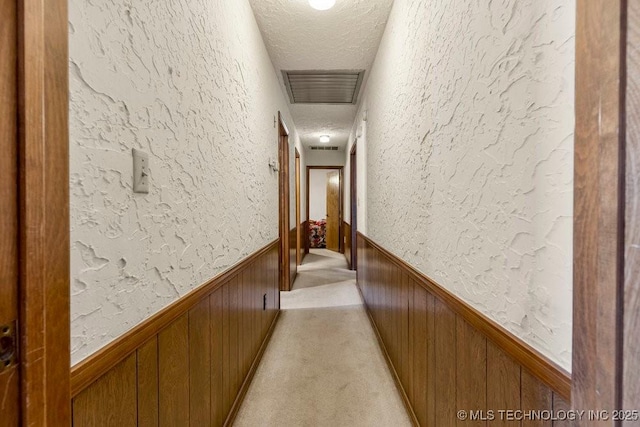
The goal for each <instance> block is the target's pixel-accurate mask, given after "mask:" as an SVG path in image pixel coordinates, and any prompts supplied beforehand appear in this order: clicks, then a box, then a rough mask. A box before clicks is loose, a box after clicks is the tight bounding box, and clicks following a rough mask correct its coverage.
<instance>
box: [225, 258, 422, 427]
mask: <svg viewBox="0 0 640 427" xmlns="http://www.w3.org/2000/svg"><path fill="white" fill-rule="evenodd" d="M281 308H282V312H281V314H280V320H279V321H278V324H277V326H276V328H275V330H274V333H273V336H272V338H271V342H270V343H269V345H268V346H267V349H266V351H265V354H264V356H263V358H262V362H261V363H260V366H259V367H258V370H257V372H256V375H255V377H254V378H253V382H252V383H251V386H250V387H249V391H248V392H247V395H246V397H245V399H244V403H243V404H242V407H241V408H240V411H239V413H238V416H237V418H236V422H235V424H234V425H235V426H251V427H254V426H405V425H406V426H410V425H411V422H410V420H409V417H408V415H407V412H406V410H405V408H404V406H403V404H402V400H401V398H400V395H399V393H398V391H397V389H396V387H395V384H394V382H393V378H392V376H391V373H390V372H389V370H388V368H387V365H386V362H385V360H384V357H383V355H382V352H381V351H380V348H379V347H378V343H377V341H376V337H375V335H374V332H373V329H372V328H371V325H370V324H369V319H368V317H367V314H366V312H365V309H364V307H363V305H362V300H361V298H360V294H359V293H358V290H357V288H356V284H355V272H353V271H349V270H348V269H347V264H346V261H345V259H344V256H343V255H342V254H338V253H335V252H331V251H328V250H326V249H318V250H314V249H312V250H311V253H310V254H308V255H307V256H306V257H305V260H304V263H303V265H301V266H300V267H299V268H298V277H297V278H296V281H295V283H294V286H293V290H292V291H291V292H283V293H282V294H281Z"/></svg>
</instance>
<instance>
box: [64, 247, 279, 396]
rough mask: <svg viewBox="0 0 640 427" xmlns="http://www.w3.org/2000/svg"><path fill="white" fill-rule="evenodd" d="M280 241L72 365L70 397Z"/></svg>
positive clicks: (253, 254) (245, 259) (243, 260)
mask: <svg viewBox="0 0 640 427" xmlns="http://www.w3.org/2000/svg"><path fill="white" fill-rule="evenodd" d="M279 243H280V242H279V239H276V240H274V241H273V242H271V243H269V244H268V245H266V246H264V247H263V248H261V249H259V250H258V251H256V252H254V253H252V254H251V255H249V256H248V257H246V258H244V259H242V260H241V261H239V262H237V263H236V264H234V265H233V266H232V267H230V268H229V269H227V270H225V271H224V272H222V273H220V274H218V275H217V276H215V277H214V278H212V279H211V280H209V281H208V282H206V283H205V284H203V285H201V286H199V287H197V288H196V289H194V290H193V291H191V292H189V293H188V294H186V295H184V296H183V297H181V298H179V299H178V300H176V301H174V302H173V303H171V304H170V305H168V306H167V307H165V308H163V309H162V310H160V311H159V312H158V313H156V314H154V315H153V316H151V317H149V318H148V319H146V320H145V321H143V322H142V323H139V324H138V325H136V326H135V327H134V328H133V329H131V330H129V331H128V332H126V333H124V334H123V335H121V336H120V337H118V338H116V339H115V340H114V341H112V342H110V343H109V344H107V345H106V346H104V347H102V348H101V349H100V350H98V351H97V352H95V353H93V354H92V355H91V356H89V357H87V358H86V359H84V360H82V361H81V362H79V363H77V364H76V365H74V366H73V367H71V397H72V398H73V397H76V396H77V395H78V394H80V392H82V391H83V390H84V389H85V388H87V387H88V386H89V385H91V384H92V383H94V382H95V381H96V380H97V379H98V378H100V377H101V376H103V375H104V374H106V373H107V372H109V371H110V370H111V369H112V368H113V367H115V366H116V365H117V364H118V363H120V362H121V361H123V360H124V359H126V358H127V357H128V356H129V355H130V354H132V353H133V352H135V351H136V350H137V349H138V348H139V347H141V346H142V345H143V344H145V343H146V342H147V341H148V340H150V339H152V338H153V337H155V336H156V335H157V334H158V333H159V332H160V331H161V330H163V329H164V328H165V327H167V326H169V325H170V324H171V323H172V322H173V321H174V320H176V319H177V318H179V317H180V316H182V315H184V314H185V313H187V312H188V311H189V310H190V309H191V308H193V307H194V306H195V305H196V304H198V303H199V302H200V301H201V300H202V299H203V298H205V297H206V296H207V295H209V294H212V293H213V292H215V291H216V290H217V289H218V288H219V287H220V286H222V285H224V284H225V283H226V282H227V281H228V280H229V279H230V278H232V277H233V276H234V275H236V274H238V273H239V272H240V271H242V270H244V269H245V268H247V267H248V266H249V265H251V263H253V262H254V261H255V260H257V259H258V258H260V257H261V256H262V255H264V254H266V253H267V252H269V251H270V250H272V249H273V248H274V246H275V247H279Z"/></svg>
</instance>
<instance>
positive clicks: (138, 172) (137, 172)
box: [133, 148, 149, 193]
mask: <svg viewBox="0 0 640 427" xmlns="http://www.w3.org/2000/svg"><path fill="white" fill-rule="evenodd" d="M133 192H134V193H148V192H149V154H147V153H145V152H144V151H140V150H136V149H135V148H134V149H133Z"/></svg>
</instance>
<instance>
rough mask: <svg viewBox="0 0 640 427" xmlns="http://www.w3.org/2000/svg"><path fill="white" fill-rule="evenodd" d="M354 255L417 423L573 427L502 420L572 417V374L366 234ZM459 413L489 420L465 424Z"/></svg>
mask: <svg viewBox="0 0 640 427" xmlns="http://www.w3.org/2000/svg"><path fill="white" fill-rule="evenodd" d="M357 250H358V260H359V261H358V262H359V265H358V286H359V288H360V291H361V292H362V296H363V298H364V300H365V304H366V306H367V311H368V312H369V317H370V319H371V323H372V325H373V327H374V329H375V331H376V333H377V335H378V339H379V342H380V345H381V347H382V349H383V352H384V353H385V357H386V359H387V362H388V363H389V367H390V368H391V371H392V373H393V375H394V377H395V380H396V384H397V385H398V389H399V390H400V392H401V394H402V397H403V399H404V401H405V405H406V406H407V409H408V410H409V412H410V414H411V416H412V417H413V420H414V423H416V424H419V425H422V426H438V427H445V426H464V427H468V426H485V425H491V426H494V425H496V426H497V425H501V426H502V425H509V426H511V425H512V426H520V425H522V426H547V427H551V426H565V425H567V426H568V425H569V422H568V421H562V420H561V419H560V418H562V417H561V416H560V417H556V418H558V419H557V420H550V419H548V417H546V416H545V415H544V414H545V413H543V412H540V413H539V414H540V418H543V419H540V420H535V419H534V420H521V421H520V420H517V421H516V420H512V421H509V420H508V419H506V418H507V414H506V413H504V416H501V414H500V412H499V411H501V410H514V411H518V410H523V411H529V410H536V411H554V410H556V411H561V410H566V409H568V408H569V406H568V404H567V403H566V402H567V401H569V399H570V393H571V380H570V377H569V374H567V373H566V372H565V371H563V370H562V369H561V368H559V367H557V366H556V365H554V364H553V363H552V362H550V361H549V360H547V359H545V358H544V357H543V356H542V355H540V354H539V353H538V352H536V351H535V350H534V349H532V348H531V347H529V346H528V345H527V344H525V343H524V342H522V341H521V340H519V339H518V338H516V337H515V336H513V335H512V334H511V333H509V332H507V331H506V330H505V329H503V328H502V327H501V326H499V325H497V324H496V323H494V322H493V321H491V320H490V319H488V318H487V317H485V316H484V315H482V314H480V313H479V312H478V311H476V310H475V309H473V308H471V307H470V306H469V305H468V304H466V303H464V302H463V301H461V300H460V299H458V298H457V297H455V296H453V295H452V294H450V293H449V292H448V291H446V290H445V289H444V288H442V287H441V286H439V285H437V284H435V283H433V282H432V281H431V280H429V279H428V278H427V277H425V276H424V275H422V274H420V273H419V272H418V271H417V270H415V269H413V268H412V267H411V266H409V265H408V264H406V263H405V262H403V261H402V260H401V259H399V258H397V257H396V256H394V255H393V254H391V253H389V252H388V251H386V250H385V249H383V248H382V247H380V246H379V245H377V244H376V243H374V242H372V241H371V240H369V239H368V238H367V237H365V236H363V235H361V234H358V248H357ZM460 410H465V411H471V410H473V411H477V410H479V411H484V415H485V417H484V419H476V420H471V419H469V418H467V419H461V418H460V417H458V411H460ZM489 411H493V417H494V420H493V421H491V420H490V417H491V415H490V414H491V413H490V412H489ZM527 413H528V412H527ZM547 414H549V413H547ZM561 414H562V412H561ZM466 415H467V417H468V416H469V412H467V413H466ZM515 416H516V413H514V417H515ZM503 417H504V419H503ZM481 418H482V417H481Z"/></svg>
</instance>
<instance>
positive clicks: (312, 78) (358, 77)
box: [282, 70, 364, 104]
mask: <svg viewBox="0 0 640 427" xmlns="http://www.w3.org/2000/svg"><path fill="white" fill-rule="evenodd" d="M282 75H283V77H284V84H285V86H286V87H287V93H288V94H289V99H290V100H291V103H292V104H356V103H357V102H358V93H359V92H360V86H362V79H363V78H364V70H320V71H311V70H301V71H285V70H283V71H282Z"/></svg>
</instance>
